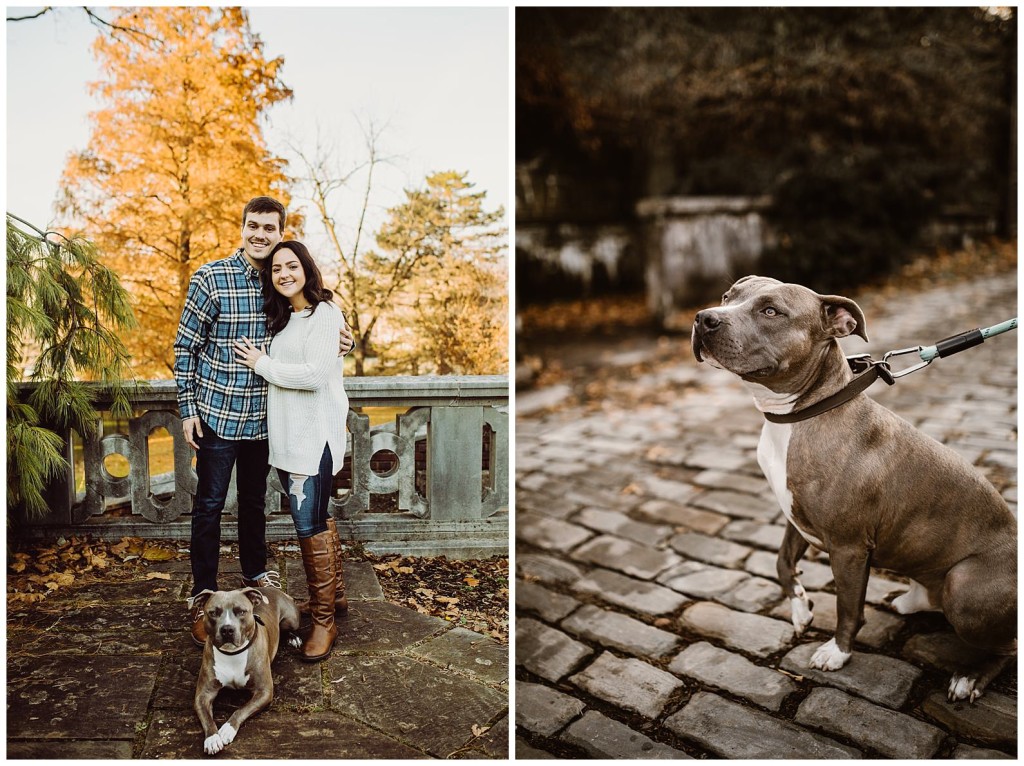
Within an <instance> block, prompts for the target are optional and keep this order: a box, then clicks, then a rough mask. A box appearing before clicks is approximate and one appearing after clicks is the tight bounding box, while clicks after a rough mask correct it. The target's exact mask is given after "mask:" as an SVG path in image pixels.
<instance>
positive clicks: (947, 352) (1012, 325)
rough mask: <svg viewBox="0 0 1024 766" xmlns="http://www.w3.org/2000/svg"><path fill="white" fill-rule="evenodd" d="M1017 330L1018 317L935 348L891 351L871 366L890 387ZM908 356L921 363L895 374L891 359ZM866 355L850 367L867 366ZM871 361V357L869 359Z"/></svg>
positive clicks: (938, 344)
mask: <svg viewBox="0 0 1024 766" xmlns="http://www.w3.org/2000/svg"><path fill="white" fill-rule="evenodd" d="M1016 329H1017V317H1014V318H1013V319H1007V320H1006V321H1005V322H1000V323H999V324H996V325H992V326H991V327H986V328H984V329H974V330H968V331H967V332H962V333H959V334H957V335H951V336H949V337H948V338H943V339H942V340H940V341H939V342H938V343H936V344H935V345H934V346H911V347H910V348H901V349H897V350H895V351H889V352H888V353H886V354H885V356H883V357H882V361H880V362H872V363H871V364H874V365H877V366H878V367H879V368H880V369H879V372H880V376H881V377H882V378H883V379H884V380H885V382H886V383H888V384H889V385H890V386H891V385H892V384H893V383H895V382H896V380H897V379H898V378H902V377H903V376H904V375H909V374H910V373H912V372H917V371H918V370H920V369H921V368H922V367H927V366H928V365H929V364H931V363H932V362H933V361H935V360H936V359H941V358H943V357H947V356H952V355H953V354H958V353H960V352H961V351H964V350H966V349H969V348H974V347H975V346H980V345H981V344H982V343H984V342H985V339H986V338H991V337H992V336H993V335H1000V334H1002V333H1004V332H1008V331H1010V330H1016ZM907 354H917V355H918V356H919V357H920V358H921V361H920V362H918V363H917V364H915V365H914V366H913V367H908V368H907V369H905V370H900V371H899V372H893V371H892V367H891V365H890V364H889V359H890V358H891V357H894V356H905V355H907ZM866 356H867V355H866V354H861V355H860V356H859V357H853V359H854V360H855V361H851V363H850V366H851V367H853V366H854V365H855V364H866V362H865V363H861V362H860V361H859V360H860V359H861V358H862V357H866ZM868 360H870V357H868Z"/></svg>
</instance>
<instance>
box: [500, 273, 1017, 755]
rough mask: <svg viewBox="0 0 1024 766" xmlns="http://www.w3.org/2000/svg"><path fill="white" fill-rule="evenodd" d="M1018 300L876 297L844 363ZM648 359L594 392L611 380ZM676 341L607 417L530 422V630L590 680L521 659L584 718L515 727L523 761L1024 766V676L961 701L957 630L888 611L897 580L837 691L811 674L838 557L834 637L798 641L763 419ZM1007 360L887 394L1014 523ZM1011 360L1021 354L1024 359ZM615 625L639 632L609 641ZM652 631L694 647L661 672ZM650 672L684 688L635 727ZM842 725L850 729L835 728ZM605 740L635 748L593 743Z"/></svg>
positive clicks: (1001, 278) (809, 586)
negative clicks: (759, 455) (553, 725)
mask: <svg viewBox="0 0 1024 766" xmlns="http://www.w3.org/2000/svg"><path fill="white" fill-rule="evenodd" d="M1016 297H1017V296H1016V280H1015V279H1013V278H1012V277H1010V276H1007V275H997V276H980V277H978V278H976V279H971V280H967V281H964V282H960V283H947V284H943V285H940V286H937V287H935V288H933V289H927V290H921V291H918V292H914V293H908V294H906V295H901V300H900V301H899V305H898V306H896V305H894V304H893V303H892V302H891V301H889V300H885V299H880V298H878V297H877V296H875V295H874V294H871V293H866V294H864V295H858V296H855V298H856V299H857V300H858V301H859V302H860V303H861V305H862V306H864V307H865V309H866V311H867V312H868V322H869V325H870V332H871V337H872V340H873V342H872V343H871V344H865V343H863V341H861V340H860V339H859V338H848V339H844V350H845V351H846V353H861V352H865V351H867V352H869V353H872V354H873V355H874V356H875V358H880V356H881V354H882V353H883V352H885V351H888V350H889V349H893V348H904V347H907V346H908V345H913V344H916V343H921V344H924V345H927V344H930V343H934V342H935V340H936V339H938V338H942V337H946V336H948V335H951V334H953V333H955V332H959V331H961V330H963V329H966V328H970V327H977V326H984V324H985V323H986V322H988V323H989V324H990V323H991V321H990V320H992V318H993V316H995V317H1002V316H1003V315H1004V314H1005V315H1006V316H1012V315H1013V314H1014V313H1015V312H1016V310H1017V305H1016V303H1017V301H1016ZM879 307H882V308H879ZM629 342H630V341H626V340H623V341H622V345H621V346H619V347H618V348H613V349H609V350H610V351H611V352H612V353H610V354H609V356H608V358H607V359H602V360H599V361H595V366H594V367H593V368H585V371H584V372H583V375H584V376H585V375H589V374H590V372H589V369H595V370H596V369H598V368H600V369H601V370H602V372H607V371H609V367H608V365H609V364H613V361H612V360H614V358H615V354H616V353H618V352H627V351H631V350H632V349H630V348H628V343H629ZM661 342H662V343H665V344H676V346H675V348H674V351H675V350H677V351H678V354H675V356H674V357H670V356H669V355H667V354H664V355H662V356H661V357H660V358H659V360H658V361H657V362H656V363H655V364H654V367H653V369H649V370H644V371H643V372H642V373H641V374H640V375H636V374H635V373H630V371H629V370H621V371H620V372H621V374H618V375H616V374H614V373H615V371H614V370H612V371H611V372H612V374H610V375H603V380H605V383H604V385H605V386H606V387H607V389H608V391H609V395H608V397H607V398H606V399H605V400H602V401H601V402H600V403H599V404H600V407H594V406H592V404H593V403H588V404H586V405H583V406H576V405H569V406H566V405H565V402H564V401H563V403H562V406H560V407H559V408H557V409H553V410H547V411H545V410H543V409H540V410H536V411H534V412H532V413H531V414H529V415H524V414H523V413H522V412H520V413H518V420H517V430H516V442H517V443H516V454H517V456H521V457H522V458H523V459H522V460H521V461H518V462H517V465H516V469H517V474H516V508H517V520H516V529H517V535H518V540H517V545H516V558H517V572H516V575H517V581H516V588H517V590H518V588H519V587H520V585H523V586H524V587H523V596H522V600H521V602H520V603H519V605H518V610H517V620H519V621H522V620H524V619H528V620H532V621H533V628H532V629H531V631H530V632H531V633H534V634H539V633H541V632H542V631H550V633H548V634H547V635H548V636H560V637H562V638H560V639H559V640H558V641H557V642H550V643H546V644H545V643H544V642H541V644H543V645H544V648H545V650H546V651H547V652H548V654H547V657H548V658H549V659H550V658H553V657H557V656H558V655H559V652H560V651H563V650H564V646H563V643H564V642H565V641H567V640H571V641H573V642H575V643H573V644H571V646H572V649H573V662H572V665H573V667H572V670H571V671H569V672H568V673H566V674H556V676H553V677H552V678H546V677H545V676H544V675H542V674H539V673H537V672H536V669H537V663H538V657H537V655H536V651H537V649H538V645H537V642H536V640H535V639H533V638H531V639H530V640H528V641H527V642H526V643H520V650H521V651H525V652H526V653H525V654H521V655H520V657H518V658H517V664H516V677H517V679H518V682H519V683H524V684H530V685H531V687H530V688H531V689H533V691H531V692H530V695H531V696H532V697H534V698H537V697H539V696H540V695H541V694H542V692H540V691H538V690H539V689H544V690H547V691H549V692H552V693H556V694H558V695H560V696H559V697H558V698H557V699H559V700H561V703H562V704H563V705H564V706H567V707H566V709H571V710H572V714H571V715H570V716H569V718H568V719H566V720H564V721H560V726H559V727H558V728H557V729H556V730H554V731H553V732H549V733H541V732H540V731H538V730H536V728H537V727H536V725H534V726H533V728H531V727H530V726H526V725H524V724H520V725H519V726H517V730H516V748H517V753H518V754H519V756H520V757H525V756H529V757H538V758H544V757H559V758H568V757H572V758H595V757H600V758H609V759H640V758H645V757H654V756H645V755H644V754H643V752H642V751H641V752H639V753H638V752H636V751H635V750H634V749H632V748H631V747H630V746H628V743H630V742H632V743H634V744H635V743H638V742H639V743H641V745H644V744H646V743H648V742H649V743H651V747H652V748H653V749H655V750H657V749H658V748H669V749H671V750H673V751H676V752H680V753H684V754H685V755H687V756H691V757H697V758H708V757H728V758H750V759H752V760H761V759H766V758H781V757H791V758H809V757H815V758H832V757H836V758H839V757H844V758H845V757H861V756H868V757H872V758H879V757H884V758H893V757H898V758H909V757H913V758H939V759H945V758H956V759H964V758H972V757H977V758H1004V757H1013V756H1015V755H1016V752H1017V742H1016V729H1017V711H1016V694H1017V693H1016V666H1015V665H1013V666H1011V667H1008V668H1007V669H1006V670H1005V671H1004V672H1003V673H1002V674H1001V675H1000V676H999V677H998V678H996V679H995V681H994V682H993V683H992V685H990V687H989V689H988V690H987V692H986V694H985V695H984V696H983V697H981V698H980V699H979V700H978V701H977V702H976V703H975V704H974V705H973V706H969V705H964V704H961V703H956V704H950V703H948V702H947V701H946V699H945V693H946V687H947V685H948V682H949V676H948V669H949V668H950V667H951V666H953V665H955V664H962V663H963V662H964V660H965V658H966V657H967V653H966V652H965V650H964V647H963V646H962V645H960V644H959V642H958V641H957V640H956V639H955V637H953V636H952V634H951V632H950V629H949V627H948V623H946V621H945V619H944V617H942V615H941V614H917V615H910V616H906V617H904V616H902V615H899V614H896V613H895V612H894V610H893V609H892V608H891V606H890V602H891V599H892V597H893V596H894V595H895V594H897V593H899V592H901V591H904V590H906V588H907V583H906V581H905V580H904V579H903V578H900V577H899V576H898V575H895V574H893V573H891V572H884V571H873V572H872V574H871V577H870V579H869V583H868V589H867V594H866V600H867V605H868V606H867V607H866V609H865V616H866V624H865V625H864V626H863V627H862V629H861V631H860V632H859V633H858V636H857V647H856V650H855V653H854V657H853V659H851V661H850V663H849V664H848V665H847V666H846V667H845V668H843V669H842V670H840V671H838V672H832V673H822V672H820V671H813V672H812V671H809V670H808V669H807V668H806V660H807V658H808V657H809V654H810V652H811V651H812V650H813V648H814V647H815V646H817V645H819V644H820V643H821V642H823V641H826V640H828V639H829V638H830V637H831V633H832V631H834V629H835V622H836V609H835V600H836V599H835V584H834V582H833V577H832V571H831V568H830V566H829V563H828V556H827V554H824V553H822V552H820V551H817V550H816V549H814V548H813V547H812V548H810V549H809V550H808V551H807V553H806V554H805V556H804V558H803V559H802V560H801V562H800V565H799V566H800V569H801V570H802V574H801V575H800V580H801V582H802V584H803V586H804V588H805V589H806V590H807V592H808V595H809V597H810V598H811V599H812V601H813V602H814V612H815V619H814V622H813V623H812V625H811V626H810V627H809V628H808V630H807V632H806V634H805V635H804V636H802V637H800V638H799V639H798V638H797V637H796V636H795V635H794V634H793V630H792V624H791V622H790V614H789V609H790V605H789V603H788V600H787V599H785V598H784V597H783V596H782V593H781V588H780V587H779V584H778V581H777V573H776V560H777V551H778V548H779V545H780V544H781V541H782V536H783V534H784V530H785V523H786V522H785V519H784V517H783V515H782V513H781V511H780V509H779V506H778V504H777V502H776V500H775V499H774V496H773V495H772V493H771V492H770V490H769V488H768V485H767V482H766V481H765V479H764V477H763V476H762V475H761V473H760V470H759V468H758V467H757V460H756V451H757V444H758V440H759V432H760V429H761V426H762V423H763V418H762V416H761V415H760V414H759V413H758V412H757V411H756V409H755V408H754V406H753V403H752V400H751V398H750V394H749V392H748V391H747V390H746V389H745V388H744V386H743V384H742V383H741V382H739V381H738V380H736V379H735V377H734V376H732V375H730V374H728V373H725V372H723V371H720V370H715V369H712V368H709V367H708V366H707V365H702V366H698V365H697V364H696V363H695V361H694V360H693V359H692V356H691V354H690V352H689V350H688V339H687V338H685V337H678V338H666V339H664V340H663V341H661ZM997 342H998V341H993V342H990V343H986V344H985V345H983V346H980V347H978V348H977V349H972V350H971V351H970V352H969V353H965V354H960V355H957V356H954V357H949V358H947V359H943V360H940V361H938V362H937V363H936V364H934V365H932V366H931V367H929V368H928V370H927V371H922V372H921V373H918V374H916V375H913V376H909V377H907V378H904V379H901V380H900V381H899V383H898V384H897V385H895V386H892V387H884V386H880V385H876V386H874V387H872V389H871V390H870V391H869V396H871V397H872V398H874V399H875V400H876V401H878V402H880V403H882V404H884V405H885V406H888V407H890V408H891V409H893V410H894V411H895V412H896V413H897V414H899V415H900V416H902V417H904V418H905V419H907V420H909V421H910V422H911V423H913V424H914V425H916V426H917V427H919V428H921V429H922V430H923V431H924V432H926V433H928V434H930V435H932V436H933V437H935V438H938V439H939V440H940V441H944V442H945V443H947V444H949V445H950V446H951V447H952V448H954V449H957V450H959V451H960V452H961V453H962V454H964V455H965V456H967V458H968V459H969V460H971V461H972V462H974V463H975V464H976V465H977V466H978V467H979V469H980V470H981V471H982V472H983V473H984V474H985V475H986V476H988V477H989V479H990V480H991V481H992V482H993V484H994V485H995V486H996V488H997V490H998V491H999V492H1000V493H1001V494H1002V496H1003V497H1004V498H1005V499H1006V501H1007V503H1008V504H1009V505H1010V508H1011V510H1013V511H1014V512H1016V507H1017V495H1018V491H1017V461H1016V441H1017V435H1016V432H1017V366H1016V364H1015V363H1009V361H1008V360H1009V359H1010V357H1007V355H1006V353H1000V349H998V348H996V343H997ZM611 343H613V344H614V343H615V341H614V340H613V341H611ZM1002 348H1003V350H1004V351H1005V350H1006V349H1010V353H1011V356H1012V348H1013V347H1012V346H1009V345H1006V344H1004V345H1003V347H1002ZM602 350H604V349H602ZM576 357H579V358H581V359H582V358H584V354H583V352H580V353H578V354H576ZM556 447H557V449H555V448H556ZM546 449H551V450H553V451H552V452H551V453H550V454H551V455H554V456H555V457H556V458H557V460H556V463H557V465H555V466H554V468H553V470H549V468H550V465H549V463H550V460H547V461H546V460H545V459H544V458H543V457H541V456H542V455H543V454H544V451H545V450H546ZM573 464H575V466H574V465H573ZM523 511H525V513H523ZM666 529H670V530H671V532H670V533H669V534H668V535H667V536H665V530H666ZM530 586H532V587H530ZM601 613H613V614H614V615H615V617H614V618H612V619H613V620H614V623H615V624H616V626H621V627H617V629H615V630H610V629H609V628H607V627H605V629H604V630H602V629H601V628H600V626H599V625H600V624H599V623H598V620H597V616H598V615H599V614H601ZM630 620H632V621H633V622H630ZM630 626H632V627H633V628H635V631H636V636H637V637H636V639H630V637H629V636H628V631H629V628H630ZM651 629H653V630H656V631H662V632H664V633H667V634H670V635H674V636H676V637H678V639H679V642H678V643H677V645H676V648H675V649H673V651H672V652H671V653H669V654H668V655H664V656H660V657H659V656H657V655H656V654H653V653H649V654H646V655H645V654H644V652H645V651H647V650H646V649H644V650H641V649H640V648H639V647H638V646H637V645H636V642H642V637H643V636H650V635H660V633H650V632H649V630H651ZM643 660H646V662H643ZM630 662H633V663H639V664H638V665H630V664H629V663H630ZM641 666H644V667H646V668H650V669H651V670H653V671H657V672H665V673H667V674H668V675H669V676H670V677H672V678H675V679H677V680H678V681H679V682H681V683H682V687H680V688H677V689H675V690H674V691H673V692H671V693H670V694H668V695H667V697H664V703H663V704H662V703H661V701H660V699H659V701H658V703H657V704H655V705H653V707H652V708H651V709H649V710H648V711H647V713H645V714H641V713H639V712H637V710H638V703H637V698H638V697H641V696H642V694H641V693H640V692H639V691H638V689H639V686H640V685H639V682H638V679H639V678H643V677H645V675H644V674H645V673H647V672H648V671H646V670H645V669H644V668H642V667H641ZM612 668H614V669H618V670H619V671H620V675H618V676H616V675H615V674H613V673H611V672H608V671H609V670H610V669H612ZM631 674H635V675H636V678H632V679H631V678H630V677H629V676H630V675H631ZM656 677H657V676H656ZM768 678H772V679H783V681H784V682H785V683H784V684H783V685H782V686H783V689H782V690H781V691H779V692H778V693H777V694H776V693H774V692H768V691H766V689H767V688H769V687H766V686H765V683H766V681H765V680H762V679H768ZM602 683H603V684H605V686H602V685H601V684H602ZM631 683H632V684H633V688H632V689H631V688H630V684H631ZM648 696H651V695H650V694H649V695H648ZM654 696H655V697H656V696H657V694H655V695H654ZM573 703H576V704H573ZM581 706H582V707H581ZM829 706H833V707H836V708H837V709H841V710H842V711H843V713H842V716H840V717H836V716H833V717H834V718H836V720H828V715H829V712H828V711H829ZM655 710H657V711H658V712H657V715H654V713H655ZM598 725H600V726H604V727H606V728H607V730H608V731H609V732H621V734H622V735H623V737H624V738H625V739H624V740H621V741H620V738H619V737H618V735H616V736H615V737H614V738H613V740H614V741H616V742H620V744H621V742H625V743H627V745H626V746H621V747H620V746H619V745H615V746H611V745H603V744H602V745H601V746H598V745H596V744H595V743H596V742H597V740H598V738H599V736H600V734H599V731H600V730H599V729H598ZM570 731H571V733H570Z"/></svg>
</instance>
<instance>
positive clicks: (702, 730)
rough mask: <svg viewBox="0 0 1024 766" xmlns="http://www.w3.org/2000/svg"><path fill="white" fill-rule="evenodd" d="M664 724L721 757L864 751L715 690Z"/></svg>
mask: <svg viewBox="0 0 1024 766" xmlns="http://www.w3.org/2000/svg"><path fill="white" fill-rule="evenodd" d="M665 726H666V727H668V728H669V729H670V730H671V731H673V732H675V733H676V734H677V735H679V736H680V737H683V738H684V739H690V740H693V741H695V742H697V743H698V744H699V745H701V746H703V747H705V748H707V749H708V750H710V751H711V752H713V753H714V754H716V755H719V756H721V757H722V758H750V759H762V758H772V759H774V758H801V759H803V758H815V759H819V758H820V759H830V760H831V759H833V758H835V759H838V758H859V757H860V755H861V754H860V752H859V751H857V750H855V749H854V748H852V747H846V746H845V745H842V744H840V743H838V742H836V741H835V740H832V739H829V738H828V737H823V736H821V735H819V734H814V733H812V732H809V731H807V730H806V729H802V728H800V727H799V726H795V725H793V724H791V723H787V722H785V721H781V720H779V719H777V718H773V717H772V716H770V715H768V714H767V713H761V712H758V711H757V710H753V709H750V708H746V707H743V706H742V705H738V704H736V703H735V702H729V701H728V700H725V699H722V698H721V697H718V696H717V695H714V694H708V693H706V692H701V693H699V694H696V695H694V697H693V699H691V700H690V702H689V703H687V705H686V707H684V708H683V709H682V710H681V711H680V712H678V713H676V714H675V715H673V716H671V717H670V718H669V719H668V720H667V721H666V722H665Z"/></svg>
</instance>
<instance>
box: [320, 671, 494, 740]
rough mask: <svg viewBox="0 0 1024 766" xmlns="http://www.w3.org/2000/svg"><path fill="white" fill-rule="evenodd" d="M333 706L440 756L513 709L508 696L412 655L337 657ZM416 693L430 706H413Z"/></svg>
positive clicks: (331, 677) (331, 673)
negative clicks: (509, 707)
mask: <svg viewBox="0 0 1024 766" xmlns="http://www.w3.org/2000/svg"><path fill="white" fill-rule="evenodd" d="M326 664H327V675H328V678H329V681H328V683H329V684H330V687H331V702H330V704H331V709H332V710H336V711H338V712H340V713H343V714H344V715H346V716H348V717H350V718H354V719H355V720H357V721H361V722H362V723H364V724H366V725H368V726H370V727H372V728H374V729H376V730H378V731H382V732H384V733H385V734H388V735H389V736H391V737H393V738H395V739H397V740H399V741H401V742H405V743H406V744H410V745H411V744H412V743H415V744H416V746H417V748H420V749H422V750H424V751H426V752H427V753H428V754H430V755H432V756H434V757H436V758H447V757H449V756H450V755H451V754H453V753H455V752H456V751H457V750H459V749H460V748H462V747H465V746H467V745H469V744H470V743H471V742H472V740H473V739H475V737H474V735H473V726H478V727H483V726H486V725H487V724H488V723H490V722H491V721H492V720H493V719H495V718H496V717H498V716H500V715H502V714H503V713H505V712H507V710H508V696H507V694H506V693H505V692H504V691H498V690H496V689H492V688H490V687H487V686H483V685H481V684H479V683H475V682H474V681H471V680H469V679H466V678H463V677H462V676H459V675H457V674H455V673H452V672H451V671H446V670H443V669H441V668H437V667H435V666H433V665H429V664H426V663H422V662H417V661H416V660H414V659H412V658H410V657H404V656H400V655H393V656H386V657H371V656H367V655H363V656H345V655H332V656H331V657H330V658H328V660H327V661H326ZM416 697H422V698H424V702H425V703H427V704H410V703H411V701H412V700H413V699H415V698H416Z"/></svg>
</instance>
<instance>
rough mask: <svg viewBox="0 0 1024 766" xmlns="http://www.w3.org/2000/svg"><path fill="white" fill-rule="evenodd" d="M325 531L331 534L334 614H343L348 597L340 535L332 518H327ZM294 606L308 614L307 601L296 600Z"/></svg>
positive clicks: (346, 609) (346, 606)
mask: <svg viewBox="0 0 1024 766" xmlns="http://www.w3.org/2000/svg"><path fill="white" fill-rule="evenodd" d="M327 532H328V533H329V534H330V535H331V549H332V550H333V551H334V571H335V585H334V611H335V613H336V614H345V613H346V612H347V611H348V598H347V597H346V596H345V577H344V573H343V568H342V557H341V535H339V534H338V525H337V524H335V523H334V519H332V518H329V519H327ZM296 606H298V607H299V612H301V613H302V614H309V602H308V601H297V602H296Z"/></svg>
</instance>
